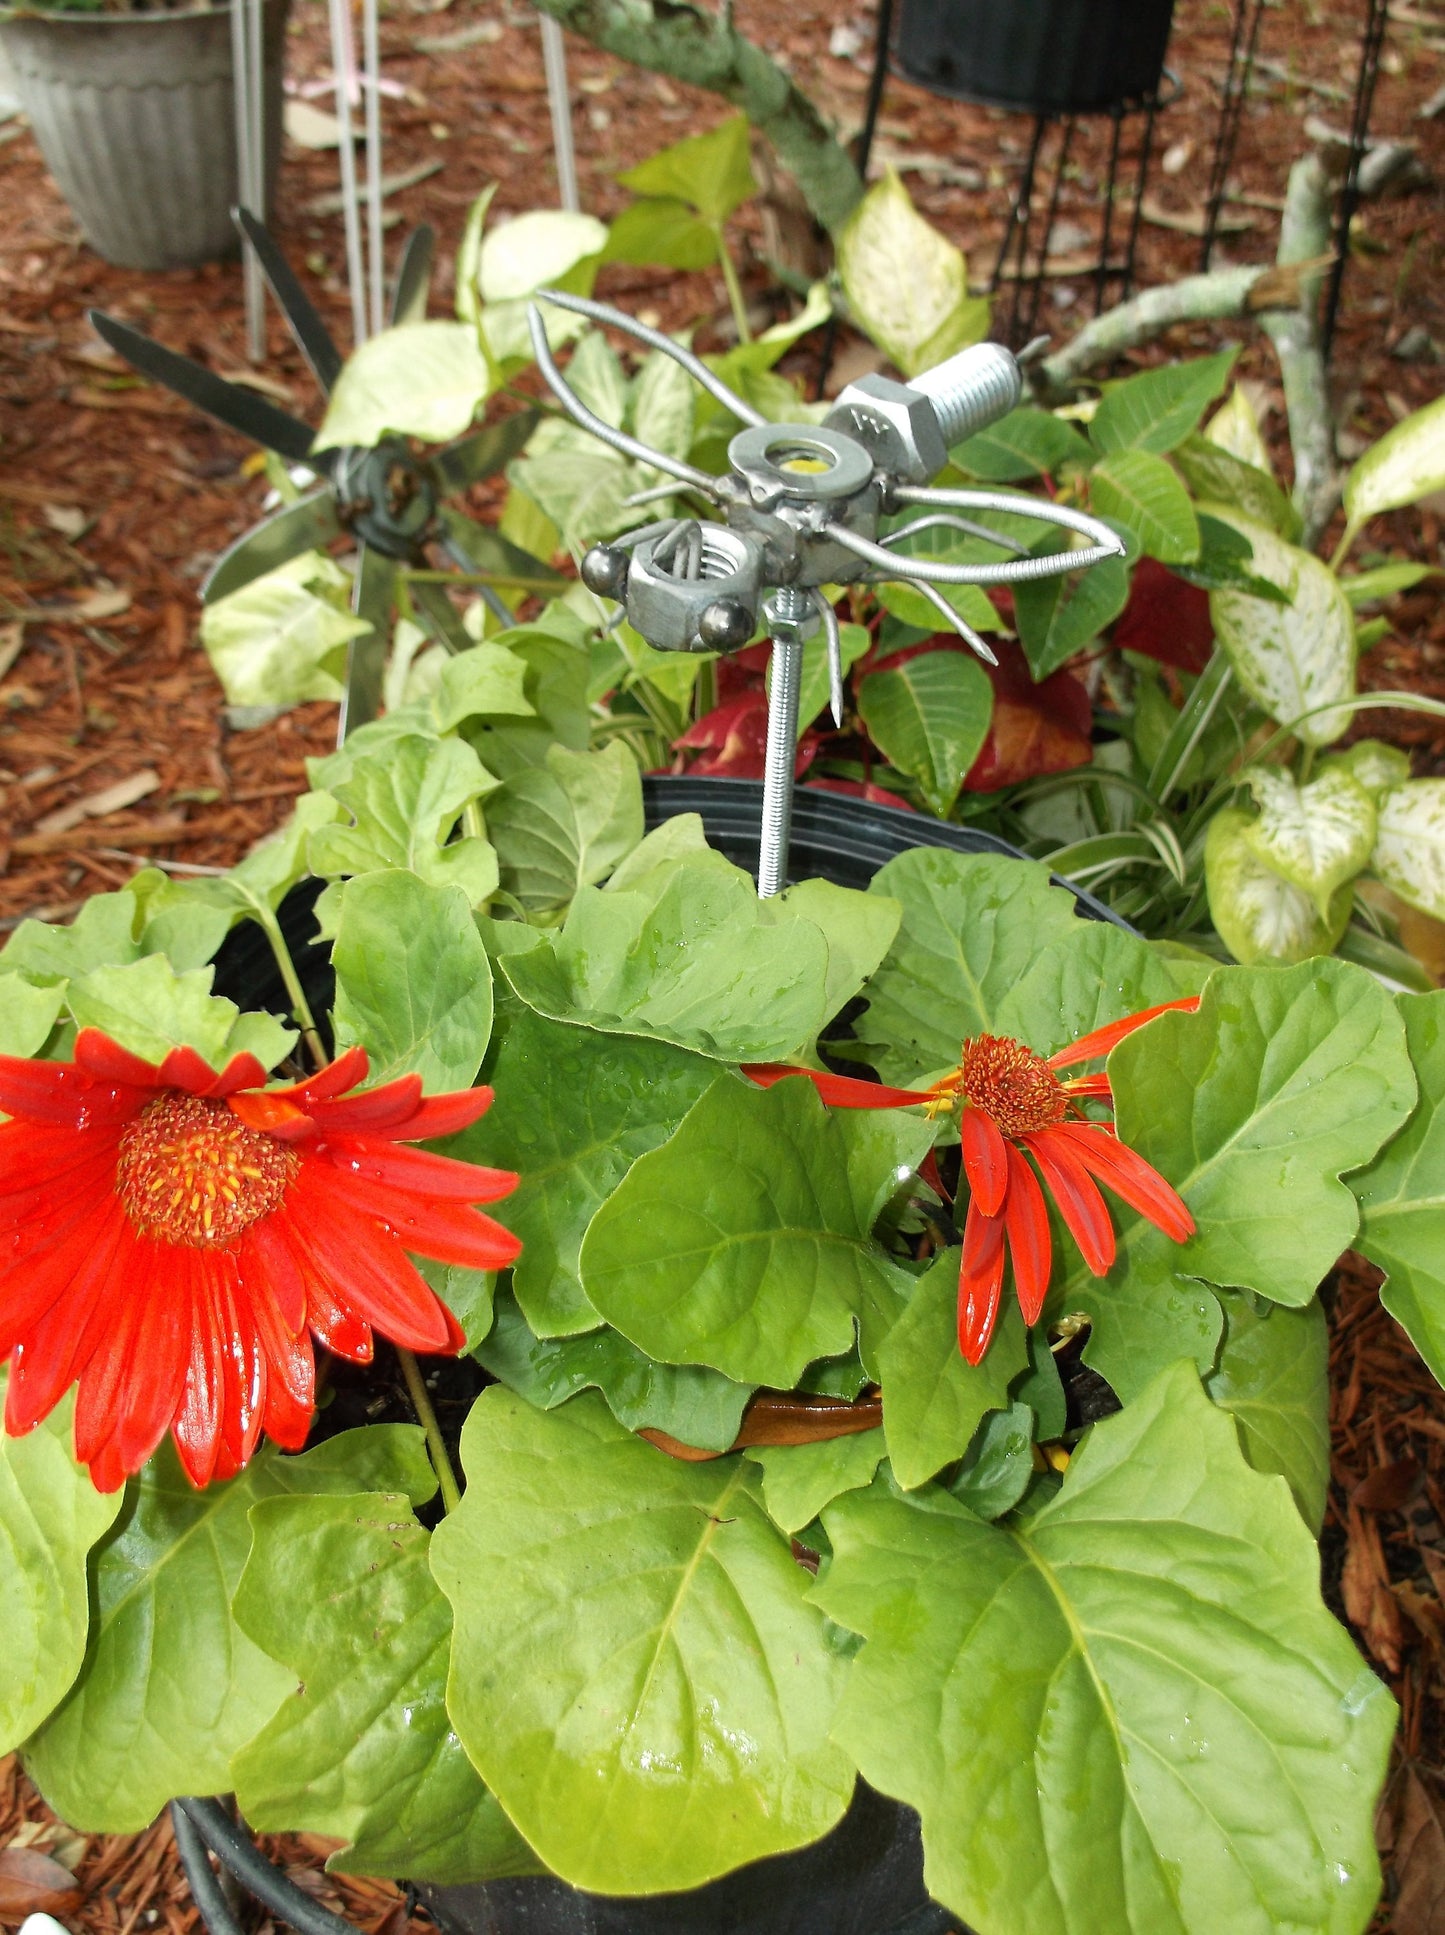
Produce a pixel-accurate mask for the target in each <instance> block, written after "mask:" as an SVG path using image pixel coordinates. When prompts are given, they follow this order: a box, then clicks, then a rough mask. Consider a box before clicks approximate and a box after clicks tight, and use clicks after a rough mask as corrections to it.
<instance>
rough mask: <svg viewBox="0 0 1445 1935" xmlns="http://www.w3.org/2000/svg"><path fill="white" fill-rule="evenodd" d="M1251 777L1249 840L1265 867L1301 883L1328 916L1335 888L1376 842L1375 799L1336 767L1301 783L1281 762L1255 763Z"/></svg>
mask: <svg viewBox="0 0 1445 1935" xmlns="http://www.w3.org/2000/svg"><path fill="white" fill-rule="evenodd" d="M1249 783H1250V787H1251V789H1252V791H1253V793H1254V797H1255V801H1256V803H1257V805H1258V806H1259V818H1258V819H1257V820H1256V821H1255V822H1254V824H1253V825H1252V826H1251V827H1250V829H1249V834H1248V839H1249V844H1250V846H1251V847H1252V848H1253V849H1254V852H1255V854H1256V856H1257V857H1258V859H1259V860H1261V861H1262V862H1263V864H1264V865H1265V866H1266V867H1269V868H1271V869H1272V870H1273V871H1274V872H1275V873H1277V874H1282V875H1283V877H1284V878H1285V879H1286V880H1288V881H1290V882H1292V883H1293V885H1295V886H1296V887H1302V888H1303V889H1304V891H1305V892H1306V893H1307V894H1308V895H1309V897H1310V899H1311V900H1312V901H1313V902H1314V906H1315V911H1316V912H1317V913H1318V915H1319V916H1320V918H1321V920H1324V921H1328V919H1329V917H1330V904H1331V901H1332V900H1333V898H1334V895H1335V893H1336V891H1337V890H1338V889H1339V888H1341V887H1343V886H1344V885H1345V884H1346V883H1347V882H1348V881H1351V880H1353V879H1354V878H1355V875H1356V874H1357V873H1359V872H1360V870H1361V868H1362V867H1363V866H1364V865H1365V863H1366V861H1368V859H1369V857H1370V852H1371V849H1372V848H1373V847H1374V844H1375V802H1374V801H1373V800H1372V799H1371V798H1370V795H1369V794H1368V793H1367V792H1366V791H1365V789H1364V787H1363V786H1361V785H1360V784H1359V783H1358V781H1356V780H1355V779H1354V778H1352V777H1351V775H1350V774H1349V773H1348V772H1345V771H1344V770H1343V769H1341V768H1339V767H1336V768H1334V769H1333V770H1332V771H1329V772H1322V773H1321V774H1320V776H1319V778H1318V779H1314V780H1311V781H1310V782H1309V783H1308V785H1305V786H1300V785H1298V784H1297V783H1296V781H1295V779H1294V777H1293V775H1292V774H1290V773H1288V772H1286V771H1284V770H1283V769H1281V768H1276V767H1266V766H1257V767H1255V768H1254V769H1253V770H1252V771H1251V773H1250V774H1249Z"/></svg>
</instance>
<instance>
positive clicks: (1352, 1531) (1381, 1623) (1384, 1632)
mask: <svg viewBox="0 0 1445 1935" xmlns="http://www.w3.org/2000/svg"><path fill="white" fill-rule="evenodd" d="M1340 1594H1341V1597H1342V1598H1343V1600H1344V1602H1345V1614H1346V1616H1347V1618H1348V1619H1349V1621H1350V1624H1351V1625H1352V1626H1354V1627H1355V1629H1356V1630H1357V1631H1358V1633H1359V1634H1360V1637H1361V1638H1362V1639H1363V1640H1364V1642H1365V1645H1366V1646H1367V1647H1368V1649H1369V1650H1370V1652H1371V1653H1373V1654H1374V1656H1375V1658H1376V1659H1377V1660H1378V1661H1379V1662H1380V1664H1381V1665H1382V1666H1383V1667H1384V1668H1385V1669H1386V1671H1387V1672H1390V1673H1398V1672H1399V1670H1400V1637H1401V1623H1400V1608H1399V1604H1398V1603H1397V1601H1396V1599H1395V1595H1394V1593H1393V1592H1391V1590H1390V1585H1389V1575H1388V1573H1387V1572H1386V1569H1385V1556H1384V1553H1383V1551H1382V1550H1381V1547H1380V1533H1379V1528H1378V1527H1377V1526H1376V1524H1375V1522H1374V1520H1373V1519H1367V1518H1365V1517H1364V1515H1363V1514H1362V1513H1361V1512H1360V1510H1359V1508H1358V1507H1357V1506H1355V1505H1351V1506H1350V1510H1349V1532H1348V1542H1347V1544H1346V1548H1345V1565H1344V1571H1343V1573H1342V1574H1341V1576H1340Z"/></svg>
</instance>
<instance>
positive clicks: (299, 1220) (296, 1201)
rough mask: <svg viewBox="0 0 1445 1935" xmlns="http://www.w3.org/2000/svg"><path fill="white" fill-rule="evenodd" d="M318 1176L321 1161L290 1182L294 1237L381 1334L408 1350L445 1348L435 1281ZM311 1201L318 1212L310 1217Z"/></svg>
mask: <svg viewBox="0 0 1445 1935" xmlns="http://www.w3.org/2000/svg"><path fill="white" fill-rule="evenodd" d="M319 1174H324V1172H322V1171H320V1165H319V1164H316V1163H306V1164H305V1165H304V1166H303V1168H302V1170H301V1173H300V1175H298V1177H297V1178H296V1181H295V1183H294V1184H293V1185H292V1189H291V1199H290V1201H291V1204H292V1206H293V1215H292V1219H291V1233H292V1236H293V1239H294V1240H296V1241H297V1242H298V1243H299V1245H300V1246H301V1247H302V1248H303V1249H305V1250H306V1251H307V1252H308V1253H309V1255H310V1257H311V1259H312V1261H313V1265H314V1266H315V1267H317V1268H318V1269H319V1270H322V1271H324V1272H325V1273H326V1275H327V1276H328V1277H329V1278H331V1279H332V1280H334V1281H336V1282H338V1283H341V1284H344V1285H345V1287H346V1299H347V1302H348V1303H349V1304H351V1305H352V1306H353V1307H354V1308H355V1309H356V1310H358V1311H359V1312H360V1313H361V1315H362V1316H364V1317H365V1318H366V1319H367V1320H368V1322H370V1323H371V1324H373V1325H374V1326H375V1327H376V1328H377V1329H378V1330H379V1331H381V1333H382V1334H383V1336H386V1337H389V1338H390V1339H391V1340H392V1342H393V1343H397V1344H400V1345H401V1346H402V1347H403V1348H404V1349H406V1350H422V1351H440V1350H445V1348H446V1343H447V1326H446V1323H445V1321H444V1319H443V1318H442V1316H441V1305H440V1302H439V1300H438V1298H437V1295H436V1292H435V1291H434V1290H433V1289H432V1287H431V1285H430V1284H429V1283H428V1282H427V1281H426V1279H425V1277H423V1276H422V1274H421V1272H420V1271H419V1270H418V1269H417V1267H416V1265H415V1264H414V1263H413V1262H412V1261H411V1259H410V1257H408V1255H407V1254H406V1252H405V1250H404V1249H403V1248H402V1247H401V1244H400V1243H399V1242H398V1241H397V1239H396V1238H395V1237H394V1236H391V1235H389V1234H388V1233H387V1231H386V1230H384V1229H383V1228H382V1227H381V1225H380V1224H379V1223H377V1222H376V1221H374V1220H373V1219H372V1218H371V1217H369V1216H365V1215H362V1214H361V1213H359V1212H358V1211H356V1210H353V1209H351V1208H350V1207H349V1206H348V1205H347V1204H345V1203H343V1202H342V1201H340V1200H339V1199H338V1196H337V1193H336V1191H334V1190H332V1189H328V1188H326V1187H325V1186H324V1184H323V1183H322V1182H320V1181H319V1180H318V1175H319ZM312 1204H315V1205H316V1206H317V1211H318V1213H317V1214H315V1215H314V1216H308V1214H307V1208H308V1206H309V1205H312Z"/></svg>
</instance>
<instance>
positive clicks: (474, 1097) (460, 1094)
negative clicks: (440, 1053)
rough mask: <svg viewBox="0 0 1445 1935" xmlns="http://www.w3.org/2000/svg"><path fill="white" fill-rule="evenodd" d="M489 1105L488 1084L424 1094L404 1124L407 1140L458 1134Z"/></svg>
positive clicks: (490, 1101)
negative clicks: (443, 1092)
mask: <svg viewBox="0 0 1445 1935" xmlns="http://www.w3.org/2000/svg"><path fill="white" fill-rule="evenodd" d="M491 1106H492V1091H491V1089H489V1088H463V1089H458V1090H457V1091H456V1093H455V1094H453V1095H428V1096H426V1097H425V1098H424V1099H423V1101H422V1103H421V1105H420V1107H419V1108H418V1109H417V1112H416V1114H415V1115H414V1116H412V1118H411V1120H410V1121H409V1122H408V1123H407V1124H406V1125H405V1126H406V1140H407V1141H408V1142H429V1141H431V1139H432V1138H433V1137H434V1136H442V1135H459V1134H460V1133H461V1131H462V1130H463V1129H469V1128H470V1127H471V1126H472V1124H473V1123H474V1122H476V1121H479V1120H480V1119H481V1117H482V1116H484V1115H485V1114H486V1112H487V1110H488V1109H489V1108H490V1107H491Z"/></svg>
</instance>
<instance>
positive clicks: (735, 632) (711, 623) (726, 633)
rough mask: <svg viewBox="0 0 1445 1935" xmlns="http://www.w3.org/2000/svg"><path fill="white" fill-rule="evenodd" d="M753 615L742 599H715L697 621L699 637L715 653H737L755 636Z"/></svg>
mask: <svg viewBox="0 0 1445 1935" xmlns="http://www.w3.org/2000/svg"><path fill="white" fill-rule="evenodd" d="M754 622H755V621H754V619H753V614H752V613H751V612H750V611H749V610H748V608H747V606H746V605H745V604H744V603H743V602H742V600H741V599H740V598H714V599H713V601H712V603H711V604H710V605H708V606H706V607H705V608H704V610H703V613H702V616H701V617H700V618H699V619H698V621H697V635H698V637H699V638H700V639H701V641H702V643H703V644H704V645H706V646H707V648H708V649H709V651H713V652H736V651H738V650H739V649H740V648H741V647H742V646H744V645H746V644H747V642H748V640H749V639H750V638H751V637H752V635H753V626H754Z"/></svg>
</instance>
